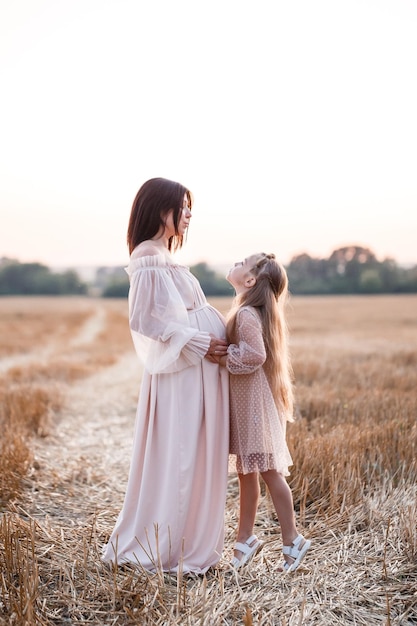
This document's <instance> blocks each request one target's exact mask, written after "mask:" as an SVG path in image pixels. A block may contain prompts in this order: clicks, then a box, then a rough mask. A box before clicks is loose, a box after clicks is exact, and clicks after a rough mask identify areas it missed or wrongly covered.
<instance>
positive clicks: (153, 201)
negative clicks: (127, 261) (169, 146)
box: [127, 178, 192, 254]
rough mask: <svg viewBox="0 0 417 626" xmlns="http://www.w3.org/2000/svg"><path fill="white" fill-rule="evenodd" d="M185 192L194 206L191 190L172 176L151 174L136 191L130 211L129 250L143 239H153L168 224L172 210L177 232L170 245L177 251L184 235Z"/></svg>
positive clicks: (190, 206)
mask: <svg viewBox="0 0 417 626" xmlns="http://www.w3.org/2000/svg"><path fill="white" fill-rule="evenodd" d="M184 195H186V197H187V199H188V206H189V208H190V210H191V208H192V196H191V193H190V191H189V190H188V189H187V188H186V187H184V186H183V185H181V184H180V183H176V182H174V181H173V180H168V179H167V178H151V179H150V180H148V181H146V183H144V184H143V185H142V187H141V188H140V189H139V191H138V193H137V194H136V198H135V199H134V201H133V205H132V210H131V212H130V219H129V226H128V229H127V245H128V247H129V254H132V252H133V250H134V249H135V248H136V246H138V245H139V244H140V243H142V241H147V240H148V239H152V237H155V235H156V234H157V233H158V231H159V229H160V228H161V227H164V226H165V221H166V218H167V215H168V213H169V212H170V211H171V210H173V211H174V214H173V219H174V225H175V233H176V234H175V235H174V236H173V237H171V238H170V240H169V246H168V249H169V250H170V251H171V250H172V251H175V250H177V249H178V248H181V246H182V243H183V236H182V235H180V234H179V233H178V224H179V222H180V219H181V212H182V209H183V204H184Z"/></svg>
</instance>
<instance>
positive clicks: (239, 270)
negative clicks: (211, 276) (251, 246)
mask: <svg viewBox="0 0 417 626" xmlns="http://www.w3.org/2000/svg"><path fill="white" fill-rule="evenodd" d="M256 259H257V257H256V255H252V256H249V257H247V258H246V259H244V260H243V261H238V262H237V263H235V264H234V265H233V267H231V268H230V270H229V271H228V273H227V275H226V280H228V281H229V283H230V284H231V285H232V286H233V287H234V288H235V291H236V293H242V292H243V291H246V290H247V289H250V288H251V287H252V286H253V285H254V284H255V282H256V278H255V276H254V275H253V274H251V269H252V268H253V266H254V265H255V264H256Z"/></svg>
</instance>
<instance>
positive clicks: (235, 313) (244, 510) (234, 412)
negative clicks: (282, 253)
mask: <svg viewBox="0 0 417 626" xmlns="http://www.w3.org/2000/svg"><path fill="white" fill-rule="evenodd" d="M227 280H228V281H229V282H230V284H231V285H232V286H233V287H234V288H235V291H236V298H235V303H234V304H235V306H234V308H233V309H232V311H231V313H230V315H229V318H228V323H227V337H228V340H229V341H230V345H229V347H228V353H227V355H226V356H222V357H221V358H220V359H219V362H220V363H221V364H222V365H226V367H227V369H228V371H229V373H230V409H231V431H230V453H231V454H235V455H236V469H237V472H238V476H239V488H240V514H239V528H238V534H237V543H236V545H235V551H234V557H233V560H232V562H231V564H232V566H233V567H235V568H236V569H238V568H239V567H241V566H242V565H244V564H245V563H247V562H248V561H249V560H250V559H251V557H252V556H254V555H255V554H256V553H257V552H258V551H259V550H260V549H261V548H262V542H261V541H259V539H258V538H257V537H256V535H254V534H253V526H254V523H255V516H256V512H257V508H258V501H259V493H260V488H259V474H260V475H261V476H262V478H263V479H264V481H265V483H266V485H267V487H268V490H269V492H270V494H271V497H272V501H273V504H274V507H275V510H276V513H277V517H278V520H279V523H280V526H281V533H282V542H283V549H282V552H283V555H284V560H283V563H282V566H281V570H282V571H284V572H293V571H295V570H296V569H297V568H298V566H299V565H300V563H301V561H302V559H303V558H304V556H305V555H306V552H307V550H308V549H309V548H310V545H311V541H310V540H308V539H305V538H304V537H303V535H301V534H299V533H298V532H297V529H296V526H295V519H294V509H293V499H292V494H291V490H290V488H289V486H288V483H287V481H286V479H285V478H284V476H288V475H289V472H288V466H290V465H292V459H291V456H290V453H289V451H288V447H287V444H286V439H285V431H286V422H287V421H292V412H293V392H292V382H291V367H290V362H289V357H288V350H287V329H286V323H285V317H284V310H283V309H284V304H285V300H286V295H287V284H288V281H287V275H286V273H285V269H284V268H283V267H282V265H281V264H280V263H278V262H277V261H276V259H275V256H274V255H273V254H263V253H262V254H254V255H252V256H250V257H248V258H247V259H245V260H244V261H242V262H240V263H236V264H235V265H234V267H233V268H232V269H231V270H230V271H229V273H228V275H227Z"/></svg>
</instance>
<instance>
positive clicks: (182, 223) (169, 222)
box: [165, 194, 191, 237]
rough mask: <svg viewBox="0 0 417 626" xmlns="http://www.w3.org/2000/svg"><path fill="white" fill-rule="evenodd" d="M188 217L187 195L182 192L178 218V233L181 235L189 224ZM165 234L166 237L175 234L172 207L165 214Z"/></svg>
mask: <svg viewBox="0 0 417 626" xmlns="http://www.w3.org/2000/svg"><path fill="white" fill-rule="evenodd" d="M190 219H191V210H190V207H189V204H188V197H187V194H184V199H183V204H182V211H181V213H180V219H179V222H178V234H179V235H180V236H183V235H184V234H185V231H186V230H187V228H188V226H189V225H190ZM165 234H166V235H167V237H173V236H174V235H175V234H176V233H175V224H174V209H171V211H170V212H169V213H168V215H167V219H166V222H165Z"/></svg>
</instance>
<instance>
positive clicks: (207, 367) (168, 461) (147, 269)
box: [103, 178, 229, 574]
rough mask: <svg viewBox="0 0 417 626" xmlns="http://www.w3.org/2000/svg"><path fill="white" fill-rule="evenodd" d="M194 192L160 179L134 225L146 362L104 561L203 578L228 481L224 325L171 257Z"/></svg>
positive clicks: (134, 296)
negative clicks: (221, 361)
mask: <svg viewBox="0 0 417 626" xmlns="http://www.w3.org/2000/svg"><path fill="white" fill-rule="evenodd" d="M191 209H192V196H191V193H190V192H189V191H188V189H186V188H185V187H183V186H182V185H180V184H179V183H177V182H173V181H170V180H167V179H164V178H153V179H151V180H148V181H147V182H145V183H144V184H143V185H142V187H141V188H140V189H139V191H138V193H137V195H136V198H135V200H134V202H133V206H132V210H131V215H130V221H129V226H128V236H127V240H128V245H129V252H130V263H129V266H128V268H127V271H128V274H129V278H130V290H129V323H130V329H131V333H132V338H133V342H134V345H135V348H136V351H137V353H138V356H139V357H140V359H141V360H142V362H143V366H144V373H143V379H142V384H141V390H140V396H139V402H138V409H137V416H136V426H135V434H134V444H133V455H132V460H131V466H130V472H129V478H128V484H127V489H126V495H125V500H124V504H123V508H122V510H121V512H120V514H119V517H118V519H117V522H116V525H115V528H114V530H113V532H112V534H111V536H110V539H109V541H108V543H107V545H106V547H105V550H104V556H103V559H104V561H107V562H113V563H114V564H116V563H117V564H121V563H131V564H133V565H139V566H142V567H144V568H146V569H148V570H150V571H156V570H160V571H171V572H177V571H183V572H193V573H196V574H201V573H204V572H206V571H207V569H208V568H209V567H210V566H213V565H215V564H216V563H217V562H218V561H219V559H220V557H221V553H222V550H223V540H224V506H225V499H226V487H227V476H228V468H227V465H228V449H229V441H228V439H229V419H228V416H229V396H228V372H227V371H226V369H225V368H224V367H222V366H220V365H219V364H218V359H219V357H221V356H223V355H225V354H226V350H227V343H226V341H225V322H224V319H223V317H222V315H221V314H220V313H219V312H218V311H217V310H216V309H214V308H213V307H212V306H210V305H209V304H208V302H207V301H206V298H205V296H204V293H203V291H202V289H201V286H200V284H199V282H198V281H197V279H196V278H195V277H194V276H193V275H192V274H191V273H190V271H189V270H188V268H187V267H185V266H183V265H179V264H177V263H176V262H175V260H174V258H173V256H172V253H174V252H175V250H177V249H179V248H180V247H181V246H182V243H183V238H184V234H185V232H186V230H187V228H188V225H189V222H190V219H191Z"/></svg>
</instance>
